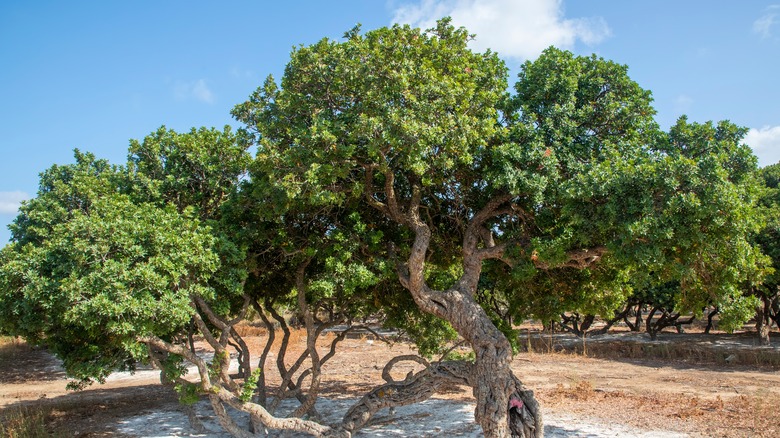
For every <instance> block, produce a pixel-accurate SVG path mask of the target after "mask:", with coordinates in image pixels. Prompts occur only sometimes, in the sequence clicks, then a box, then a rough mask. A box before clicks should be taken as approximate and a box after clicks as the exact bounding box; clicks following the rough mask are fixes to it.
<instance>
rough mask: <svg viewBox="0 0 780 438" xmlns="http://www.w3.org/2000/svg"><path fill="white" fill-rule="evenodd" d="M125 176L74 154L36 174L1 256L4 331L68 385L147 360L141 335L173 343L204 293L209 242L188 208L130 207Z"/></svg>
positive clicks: (210, 262) (210, 266) (210, 264)
mask: <svg viewBox="0 0 780 438" xmlns="http://www.w3.org/2000/svg"><path fill="white" fill-rule="evenodd" d="M124 177H125V175H123V174H122V172H121V171H120V170H119V169H117V168H116V167H113V166H110V165H108V163H107V162H105V161H104V160H97V159H95V157H94V156H93V155H91V154H83V153H80V152H78V151H76V163H75V164H71V165H65V166H53V167H51V168H50V169H49V170H47V171H46V172H44V173H43V174H42V176H41V183H40V189H39V191H38V196H37V197H36V198H34V199H32V200H30V201H28V202H26V203H25V205H23V206H22V207H21V209H20V211H21V212H20V215H19V216H18V218H17V219H16V221H15V222H14V224H13V225H12V226H11V231H12V241H11V243H9V244H8V245H7V246H6V247H5V248H3V250H2V252H1V253H0V257H2V259H0V272H2V275H0V290H2V293H1V294H0V330H2V331H3V332H5V333H8V334H11V335H15V336H22V337H24V338H25V339H26V340H28V341H29V342H32V343H36V344H41V345H44V346H46V347H48V348H49V349H50V350H51V351H52V352H54V353H55V354H56V355H57V356H58V357H59V358H61V359H62V360H63V363H64V366H65V369H66V371H67V372H68V375H69V376H71V377H73V378H75V379H76V381H75V382H73V384H74V385H75V386H77V387H81V386H84V385H86V384H88V383H89V382H91V381H93V380H98V381H102V380H103V379H104V378H105V377H106V376H107V375H108V374H109V373H111V372H112V371H115V370H122V369H130V370H132V369H134V367H135V364H136V362H138V361H141V360H144V359H146V358H147V353H148V352H147V350H146V348H145V346H144V344H143V343H140V342H138V339H139V338H140V337H144V336H149V335H152V334H153V335H154V336H157V337H160V338H162V339H168V340H170V339H172V337H175V336H176V335H178V334H180V331H181V329H182V328H183V327H186V326H187V324H188V322H189V320H190V318H191V315H192V312H193V310H192V308H191V306H190V295H200V296H204V297H210V296H212V295H213V290H211V289H210V288H208V287H207V280H208V279H209V278H210V277H211V276H212V275H213V274H214V272H215V271H216V270H217V268H218V266H219V260H218V258H217V257H216V255H215V254H214V252H213V251H212V248H213V247H214V243H215V242H214V239H213V237H212V236H211V234H210V233H209V232H208V230H207V229H206V228H204V227H203V226H202V225H200V223H199V221H198V220H197V218H195V217H194V216H193V214H192V212H190V211H185V212H183V213H182V214H180V213H178V212H177V211H176V210H175V209H174V208H172V207H170V208H158V207H157V206H154V205H152V204H149V203H135V202H133V201H132V199H131V197H130V196H128V195H127V194H123V193H120V191H119V187H120V184H119V183H120V182H121V181H122V180H124Z"/></svg>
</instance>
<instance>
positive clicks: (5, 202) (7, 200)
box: [0, 191, 30, 214]
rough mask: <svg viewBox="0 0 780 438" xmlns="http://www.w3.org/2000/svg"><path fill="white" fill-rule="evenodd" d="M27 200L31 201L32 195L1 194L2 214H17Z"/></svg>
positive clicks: (18, 192)
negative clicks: (20, 206)
mask: <svg viewBox="0 0 780 438" xmlns="http://www.w3.org/2000/svg"><path fill="white" fill-rule="evenodd" d="M26 199H30V195H28V194H27V193H25V192H20V191H16V192H0V214H16V213H17V212H18V211H19V205H21V203H22V201H24V200H26Z"/></svg>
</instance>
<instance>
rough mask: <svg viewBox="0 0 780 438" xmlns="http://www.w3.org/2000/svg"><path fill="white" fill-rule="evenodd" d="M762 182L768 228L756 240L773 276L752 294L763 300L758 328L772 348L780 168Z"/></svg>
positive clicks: (779, 311)
mask: <svg viewBox="0 0 780 438" xmlns="http://www.w3.org/2000/svg"><path fill="white" fill-rule="evenodd" d="M758 176H759V180H760V181H761V182H763V183H764V185H765V192H764V193H763V195H762V196H761V207H762V208H763V210H764V214H765V217H766V224H765V225H764V227H763V228H762V229H761V231H760V232H759V233H758V235H757V237H756V242H757V243H758V245H759V246H760V247H761V250H762V251H763V252H764V254H766V255H767V256H768V257H769V258H770V259H771V267H772V268H773V272H771V273H770V274H769V275H767V277H766V279H765V280H764V281H763V283H762V284H760V285H757V286H755V287H753V289H752V292H753V293H754V294H755V296H756V297H758V299H759V300H760V302H759V303H757V306H756V328H757V331H758V336H759V338H760V339H761V343H762V344H764V345H769V342H770V341H769V330H770V329H771V327H772V324H773V323H774V324H775V325H776V326H778V327H780V289H778V285H780V283H779V282H778V280H779V278H778V276H779V275H780V188H779V185H780V165H778V164H773V165H771V166H766V167H764V168H762V169H760V170H759V172H758Z"/></svg>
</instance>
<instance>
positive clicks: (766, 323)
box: [756, 296, 772, 346]
mask: <svg viewBox="0 0 780 438" xmlns="http://www.w3.org/2000/svg"><path fill="white" fill-rule="evenodd" d="M769 311H770V310H769V301H768V300H767V299H766V298H765V297H764V296H762V297H761V304H759V305H758V306H757V307H756V331H757V332H758V340H759V343H760V344H761V345H763V346H769V345H771V343H770V341H769V329H770V328H771V327H772V320H771V319H769Z"/></svg>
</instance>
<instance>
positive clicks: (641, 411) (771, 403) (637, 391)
mask: <svg viewBox="0 0 780 438" xmlns="http://www.w3.org/2000/svg"><path fill="white" fill-rule="evenodd" d="M529 333H530V332H529ZM248 335H249V336H248V339H249V340H250V341H252V342H251V343H252V345H254V347H255V348H259V346H260V345H261V342H263V341H264V339H263V336H262V333H256V334H252V333H248ZM535 336H538V337H540V338H541V337H543V336H544V335H535ZM632 336H633V337H632ZM687 336H689V337H688V338H686V335H676V334H668V335H665V337H664V338H663V339H662V341H663V342H670V339H671V342H672V345H673V346H674V345H679V346H682V347H685V348H681V349H679V353H675V351H678V350H675V349H674V348H672V347H668V348H666V349H665V350H664V351H665V352H666V353H665V354H666V355H667V356H668V357H664V358H658V357H655V356H651V357H636V356H638V354H636V352H637V351H642V347H641V345H640V346H639V347H637V346H636V344H638V343H639V344H642V343H645V342H647V341H646V340H644V339H643V338H641V337H637V336H636V335H631V334H627V335H624V337H625V339H624V340H623V341H622V342H623V344H620V345H624V347H623V348H624V349H626V351H631V352H633V354H631V355H629V356H630V357H627V358H621V357H620V355H619V354H618V353H614V352H613V354H611V355H608V356H610V357H609V358H598V357H592V356H593V355H594V354H599V353H598V351H599V349H598V348H595V350H594V349H590V350H589V349H588V348H587V345H586V348H585V353H586V354H585V355H583V354H582V353H581V352H580V353H571V352H567V351H568V350H567V349H566V348H563V347H565V346H564V345H563V344H565V342H569V343H572V342H573V343H577V342H581V341H580V340H577V339H576V338H557V339H558V341H557V343H556V342H554V341H555V340H553V342H551V343H550V344H548V345H547V347H548V348H547V349H546V351H545V350H544V349H542V348H539V347H538V345H540V344H536V345H537V346H536V348H534V347H532V348H531V350H532V351H530V352H524V353H520V354H518V355H517V356H516V357H515V360H514V363H513V368H514V370H515V372H516V373H517V375H518V377H519V378H520V379H521V380H522V381H523V382H524V383H525V384H526V385H527V386H528V387H529V388H531V389H534V390H535V391H536V394H537V396H538V397H539V399H540V401H541V402H542V404H543V407H544V409H545V412H546V413H547V414H546V415H548V417H550V418H557V419H558V421H561V420H560V419H561V418H565V419H566V421H568V422H571V423H572V424H571V425H569V426H570V429H571V430H572V431H573V432H571V433H570V434H565V433H564V434H562V435H556V436H603V435H594V434H589V435H583V434H579V433H578V432H577V430H578V429H577V423H578V422H596V423H603V424H615V425H620V426H621V427H624V428H628V429H629V430H635V431H637V436H641V433H640V432H642V431H660V432H659V433H658V434H655V435H653V436H672V435H671V432H677V433H680V434H683V435H682V436H691V437H775V436H778V435H780V426H779V425H780V410H778V409H777V408H776V406H777V400H778V399H780V397H779V396H780V372H779V371H778V369H780V368H778V367H777V366H774V365H771V363H772V361H771V360H770V361H769V362H768V363H770V365H755V364H753V365H744V364H740V363H739V362H738V361H735V360H730V361H724V362H720V361H717V360H712V358H713V357H722V356H723V357H725V358H728V357H730V356H734V357H739V356H738V354H742V355H744V354H745V353H744V352H745V351H750V350H751V349H753V350H755V349H757V348H759V347H754V346H752V345H751V342H752V341H750V339H752V338H744V339H743V340H742V341H741V342H740V339H742V338H739V337H737V338H729V337H727V335H723V334H718V335H710V336H714V338H711V340H713V342H711V343H712V344H713V345H717V351H716V352H715V353H713V354H712V355H710V356H707V355H703V354H696V355H695V356H696V357H686V356H685V355H686V354H690V351H691V350H690V348H689V347H688V346H686V345H687V344H690V343H692V341H691V339H695V338H691V337H690V336H699V339H700V338H701V336H703V335H687ZM718 337H720V338H718ZM529 339H530V338H529ZM717 339H722V340H724V342H715V340H717ZM294 341H295V342H294V343H293V345H294V350H299V349H300V348H302V346H303V338H302V337H299V338H298V339H295V340H294ZM564 341H565V342H564ZM610 342H621V340H620V339H619V337H618V339H612V340H610ZM705 344H706V342H705ZM732 344H733V345H732ZM322 345H323V347H324V346H325V345H326V343H325V342H323V343H322ZM556 345H560V346H563V347H556ZM616 345H617V344H616ZM625 345H629V346H628V347H625ZM632 345H633V346H632ZM724 345H725V347H724ZM729 345H732V346H731V347H729ZM702 348H704V347H702ZM713 348H715V347H713ZM729 348H731V349H732V350H733V351H734V352H732V351H731V350H729ZM745 349H747V350H745ZM556 350H558V352H556ZM607 350H608V351H612V350H614V348H612V349H607ZM618 350H620V349H619V348H618ZM650 350H652V349H650ZM339 351H340V354H337V355H336V356H335V357H334V358H333V359H332V360H331V361H330V362H328V363H327V364H326V367H325V370H324V371H325V375H324V377H323V382H324V385H325V386H324V389H323V391H322V393H321V396H322V397H326V398H327V397H331V398H342V399H343V398H357V397H360V396H361V395H362V394H363V393H364V392H365V391H367V390H368V389H370V388H372V387H373V386H375V385H376V384H378V383H380V381H381V372H382V368H383V367H384V364H385V363H386V362H387V361H388V360H389V359H390V358H392V357H394V356H397V355H401V354H409V353H412V352H413V349H412V348H411V346H409V345H407V344H404V343H396V344H394V345H388V344H385V343H383V342H380V341H378V340H374V339H369V338H357V339H347V340H345V341H344V342H343V344H341V346H340V348H339ZM686 352H688V353H686ZM760 352H761V356H762V357H774V355H778V356H780V349H779V348H777V347H773V348H770V349H766V348H764V349H763V350H760ZM681 355H682V356H681ZM724 355H725V356H724ZM288 359H289V360H294V356H293V355H289V356H288ZM274 360H275V357H271V358H270V360H269V362H271V363H269V364H268V367H267V370H268V371H267V378H268V379H269V380H270V383H271V384H273V383H274V382H276V381H278V376H276V375H275V374H274V373H273V365H272V362H273V361H274ZM413 368H414V365H411V364H410V365H408V367H406V368H405V367H404V366H400V367H398V368H397V369H396V373H397V374H398V375H399V376H403V375H405V374H406V373H407V372H408V371H409V370H411V369H413ZM158 382H159V380H158V376H157V374H156V372H154V371H145V372H139V373H136V374H134V375H128V374H119V375H117V376H116V377H112V378H109V380H108V381H107V382H106V383H105V384H102V385H93V386H92V387H90V388H87V389H85V390H82V391H78V392H71V391H67V390H66V389H65V385H66V383H67V379H66V376H65V375H64V373H63V371H62V369H61V367H60V366H59V363H58V361H57V360H56V359H55V358H53V357H52V356H51V355H50V354H48V353H47V352H46V351H45V350H43V349H39V348H35V347H31V346H28V345H27V344H25V343H24V342H21V341H17V340H8V339H6V340H5V341H3V342H0V421H2V417H3V416H4V415H6V416H7V415H9V413H12V412H14V411H15V410H18V409H20V408H25V409H30V408H34V409H41V410H43V412H45V416H46V422H47V427H49V428H50V429H51V430H56V431H58V432H61V433H62V435H64V436H78V437H124V436H140V435H128V434H122V433H119V432H117V430H118V428H117V424H118V423H119V422H120V421H121V420H122V419H126V418H130V417H135V416H138V415H142V414H145V413H150V412H155V411H161V410H173V411H176V410H177V409H178V407H177V406H178V403H177V400H176V396H175V394H173V392H172V391H171V390H170V389H168V388H165V387H162V386H161V385H159V383H158ZM438 398H440V399H445V400H453V401H465V402H469V401H473V399H472V398H471V395H470V391H469V390H468V389H465V388H457V387H453V388H450V389H449V390H448V391H446V392H444V393H442V394H439V395H438ZM182 415H183V414H182ZM664 431H666V432H668V433H669V434H666V435H665V434H664V433H665V432H664ZM613 436H614V434H613ZM678 436H679V435H678Z"/></svg>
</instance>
